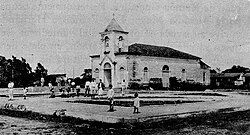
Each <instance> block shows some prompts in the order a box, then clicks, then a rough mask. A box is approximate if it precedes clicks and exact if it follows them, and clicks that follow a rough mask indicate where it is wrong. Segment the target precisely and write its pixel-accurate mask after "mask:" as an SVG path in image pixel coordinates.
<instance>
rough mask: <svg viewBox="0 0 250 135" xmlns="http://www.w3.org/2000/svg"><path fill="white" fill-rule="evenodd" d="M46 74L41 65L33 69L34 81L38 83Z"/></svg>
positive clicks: (46, 71)
mask: <svg viewBox="0 0 250 135" xmlns="http://www.w3.org/2000/svg"><path fill="white" fill-rule="evenodd" d="M47 74H48V70H47V69H45V68H44V67H43V65H42V64H41V63H37V67H36V69H35V79H36V81H40V79H41V78H45V77H46V76H47Z"/></svg>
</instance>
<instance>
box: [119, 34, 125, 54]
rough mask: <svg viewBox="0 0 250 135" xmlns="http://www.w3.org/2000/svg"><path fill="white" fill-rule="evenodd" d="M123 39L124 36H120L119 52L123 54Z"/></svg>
mask: <svg viewBox="0 0 250 135" xmlns="http://www.w3.org/2000/svg"><path fill="white" fill-rule="evenodd" d="M123 40H124V39H123V37H122V36H120V37H119V38H118V52H122V47H123Z"/></svg>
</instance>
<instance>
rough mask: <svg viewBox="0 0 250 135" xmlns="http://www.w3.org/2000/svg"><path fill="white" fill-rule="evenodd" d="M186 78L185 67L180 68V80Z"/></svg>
mask: <svg viewBox="0 0 250 135" xmlns="http://www.w3.org/2000/svg"><path fill="white" fill-rule="evenodd" d="M186 80H187V74H186V69H184V68H183V69H182V70H181V81H186Z"/></svg>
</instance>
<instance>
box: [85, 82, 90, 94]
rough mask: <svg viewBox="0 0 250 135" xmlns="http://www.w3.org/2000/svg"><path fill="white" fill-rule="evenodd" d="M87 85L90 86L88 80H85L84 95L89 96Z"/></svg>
mask: <svg viewBox="0 0 250 135" xmlns="http://www.w3.org/2000/svg"><path fill="white" fill-rule="evenodd" d="M89 86H90V82H89V81H87V82H86V83H85V96H89V91H90V88H89Z"/></svg>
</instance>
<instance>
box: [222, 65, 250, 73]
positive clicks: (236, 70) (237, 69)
mask: <svg viewBox="0 0 250 135" xmlns="http://www.w3.org/2000/svg"><path fill="white" fill-rule="evenodd" d="M222 73H250V69H249V68H246V67H242V66H239V65H237V66H236V65H233V67H232V68H230V69H226V70H224V71H222Z"/></svg>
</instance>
